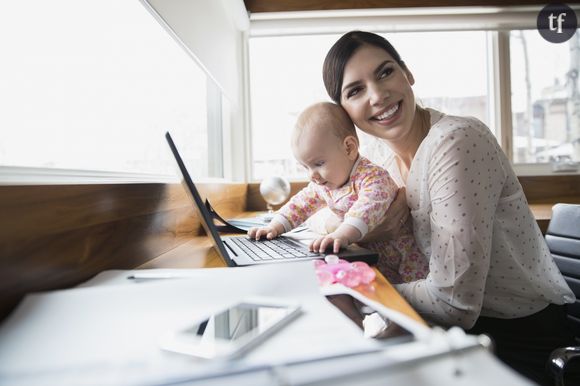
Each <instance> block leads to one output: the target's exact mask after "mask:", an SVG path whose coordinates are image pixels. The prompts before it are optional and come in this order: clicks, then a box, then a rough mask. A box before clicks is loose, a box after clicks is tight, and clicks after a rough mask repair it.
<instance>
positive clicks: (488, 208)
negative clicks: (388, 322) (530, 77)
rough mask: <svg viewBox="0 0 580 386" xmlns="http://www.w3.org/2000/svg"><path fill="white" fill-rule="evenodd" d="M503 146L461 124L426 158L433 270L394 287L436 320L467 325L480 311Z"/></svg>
mask: <svg viewBox="0 0 580 386" xmlns="http://www.w3.org/2000/svg"><path fill="white" fill-rule="evenodd" d="M499 151H501V149H499V147H498V146H497V144H496V143H494V140H493V139H492V138H491V135H489V136H487V135H484V134H480V132H479V131H477V130H464V129H458V130H455V131H453V132H452V133H451V134H449V135H447V136H445V137H444V138H442V139H441V140H440V142H439V143H438V144H436V145H435V147H434V151H433V153H432V157H431V158H430V160H429V162H428V164H429V167H428V170H427V171H426V176H427V179H428V189H429V195H430V204H431V212H430V222H431V223H430V230H431V234H430V240H431V255H430V256H428V257H429V271H430V272H429V274H428V276H427V278H425V279H424V280H419V281H416V282H412V283H406V284H400V285H397V286H396V288H397V289H398V290H399V292H400V293H401V294H402V295H403V296H404V297H405V298H406V299H407V300H408V301H409V303H411V305H412V306H413V307H414V308H415V309H416V310H417V311H418V312H419V313H420V314H422V315H423V316H424V317H426V318H427V319H430V320H433V321H435V322H436V323H441V324H443V325H459V326H462V327H464V328H469V327H471V326H473V324H474V323H475V321H476V320H477V318H478V317H479V314H480V312H481V308H482V305H483V301H484V294H485V283H486V278H487V274H488V271H489V265H490V255H491V245H492V235H493V227H494V218H495V211H496V208H497V204H498V200H499V197H500V194H501V191H502V189H503V184H504V181H505V178H506V173H505V172H504V169H503V165H502V163H501V161H500V157H498V152H499Z"/></svg>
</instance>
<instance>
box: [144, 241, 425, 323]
mask: <svg viewBox="0 0 580 386" xmlns="http://www.w3.org/2000/svg"><path fill="white" fill-rule="evenodd" d="M288 264H291V263H288ZM216 267H226V263H225V262H224V261H223V259H222V258H221V257H220V256H219V255H218V253H217V252H216V250H215V249H214V248H213V245H212V243H211V241H210V239H209V238H208V237H205V236H198V237H195V238H193V239H192V240H190V241H188V242H186V243H184V244H182V245H180V246H179V247H177V248H174V249H172V250H171V251H168V252H166V253H164V254H162V255H160V256H158V257H156V258H155V259H153V260H150V261H148V262H147V263H145V264H143V265H141V266H139V268H142V269H150V268H216ZM232 269H235V268H232ZM375 272H376V273H377V277H376V279H375V281H374V282H373V284H372V285H371V286H370V287H367V286H359V287H358V288H356V290H357V291H359V292H360V293H362V294H363V295H365V296H366V297H368V298H369V299H372V300H374V301H377V302H379V303H381V304H383V305H384V306H386V307H388V308H391V309H393V310H397V311H399V312H401V313H403V314H405V315H407V316H408V317H410V318H412V319H414V320H416V321H418V322H420V323H423V324H426V323H425V321H424V320H423V319H422V318H421V317H420V316H419V314H417V312H415V310H413V308H412V307H411V306H410V305H409V303H407V302H406V301H405V299H403V298H402V297H401V295H399V293H398V292H397V291H396V290H395V288H393V286H392V285H391V284H390V283H389V282H388V281H387V279H385V277H384V276H383V275H382V274H381V273H380V272H379V271H378V270H377V269H376V268H375Z"/></svg>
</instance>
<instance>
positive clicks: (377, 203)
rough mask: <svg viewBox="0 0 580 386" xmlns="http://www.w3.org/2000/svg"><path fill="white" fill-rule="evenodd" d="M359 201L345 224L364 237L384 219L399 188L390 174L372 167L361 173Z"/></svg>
mask: <svg viewBox="0 0 580 386" xmlns="http://www.w3.org/2000/svg"><path fill="white" fill-rule="evenodd" d="M359 178H360V181H357V185H358V186H359V191H358V199H357V200H356V201H355V202H354V203H353V204H352V206H351V207H350V209H349V210H348V212H346V214H345V216H344V223H345V224H349V225H352V226H354V227H356V228H357V229H358V230H359V231H360V232H361V235H362V236H361V237H364V235H366V234H367V233H368V231H369V230H371V229H373V228H374V227H375V226H376V225H377V224H379V222H380V221H381V220H382V219H383V216H384V215H385V212H386V211H387V209H388V208H389V206H390V205H391V203H392V202H393V200H394V199H395V197H396V195H397V191H398V189H399V188H398V186H397V184H396V183H395V181H393V179H392V178H391V177H390V176H389V173H388V172H387V171H386V170H384V169H382V168H380V167H378V166H375V165H371V166H370V167H368V168H367V169H365V170H364V172H362V173H360V176H359Z"/></svg>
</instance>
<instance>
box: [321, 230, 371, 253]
mask: <svg viewBox="0 0 580 386" xmlns="http://www.w3.org/2000/svg"><path fill="white" fill-rule="evenodd" d="M360 237H361V233H360V231H359V230H358V229H357V228H355V227H353V226H352V225H348V224H341V225H340V226H339V227H338V229H337V230H335V231H334V232H332V233H331V234H329V235H326V236H323V237H319V238H317V239H316V240H314V241H313V242H312V243H310V250H311V251H313V252H318V253H324V251H325V250H326V248H329V247H332V252H333V253H338V251H339V250H340V248H341V247H347V246H348V245H349V244H350V243H354V242H355V241H357V240H358V239H360Z"/></svg>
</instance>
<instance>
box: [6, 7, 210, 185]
mask: <svg viewBox="0 0 580 386" xmlns="http://www.w3.org/2000/svg"><path fill="white" fill-rule="evenodd" d="M8 8H10V9H9V10H7V9H6V7H4V11H3V12H2V13H1V14H0V46H1V47H2V63H1V64H0V68H1V69H2V71H0V84H1V85H2V86H1V87H0V103H1V105H2V114H0V165H9V166H29V167H50V168H64V169H83V170H100V171H123V172H138V173H155V174H173V173H174V170H175V167H174V165H173V160H172V158H171V155H170V153H169V152H168V147H167V144H166V143H165V139H164V137H163V134H164V132H165V131H166V130H170V131H171V132H172V133H173V134H174V136H175V137H176V139H177V140H178V141H179V144H180V147H181V148H182V150H183V152H184V153H185V154H186V158H190V159H191V160H193V161H195V162H190V164H191V165H192V167H194V170H192V172H193V173H194V174H196V175H205V174H207V169H208V165H207V159H208V157H207V153H208V146H207V106H206V76H205V74H204V72H203V71H202V70H201V69H200V68H199V67H198V66H197V65H196V64H195V62H194V61H193V60H192V59H191V58H190V57H189V56H188V55H187V54H186V53H185V51H184V50H183V49H182V48H181V47H180V46H179V44H178V43H177V42H176V41H175V40H174V39H173V38H172V37H171V36H170V35H169V34H168V33H167V32H166V31H165V30H164V28H163V27H162V26H161V25H160V24H159V23H158V22H157V21H156V20H155V18H154V17H153V16H152V15H151V14H150V13H149V12H148V11H147V10H146V9H145V8H144V7H143V5H142V4H141V3H140V2H138V1H117V0H103V1H97V2H95V1H87V0H80V1H79V0H55V1H50V2H46V1H42V0H37V1H25V2H18V1H12V2H10V5H9V6H8Z"/></svg>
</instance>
